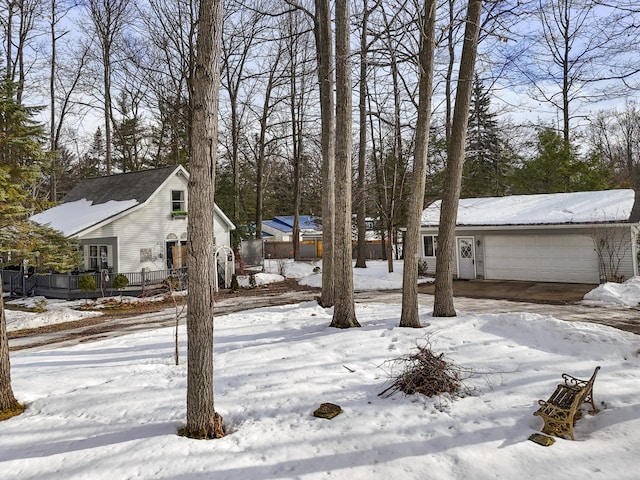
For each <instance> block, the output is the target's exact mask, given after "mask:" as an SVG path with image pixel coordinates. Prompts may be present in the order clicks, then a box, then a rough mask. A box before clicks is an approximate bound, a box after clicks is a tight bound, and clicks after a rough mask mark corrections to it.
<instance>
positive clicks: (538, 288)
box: [419, 280, 597, 304]
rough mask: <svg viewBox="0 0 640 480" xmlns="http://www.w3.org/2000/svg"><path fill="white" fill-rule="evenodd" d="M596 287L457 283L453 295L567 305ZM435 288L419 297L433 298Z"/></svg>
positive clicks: (424, 288) (424, 289) (428, 287)
mask: <svg viewBox="0 0 640 480" xmlns="http://www.w3.org/2000/svg"><path fill="white" fill-rule="evenodd" d="M596 287H597V285H593V284H586V283H543V282H514V281H504V280H456V281H454V282H453V294H454V296H456V297H467V298H493V299H497V300H513V301H516V302H531V303H546V304H565V303H576V302H579V301H581V300H582V298H583V297H584V295H585V294H586V293H587V292H589V291H591V290H593V289H594V288H596ZM434 291H435V287H434V284H433V283H431V284H423V285H421V286H420V288H419V292H420V293H428V294H431V295H433V293H434Z"/></svg>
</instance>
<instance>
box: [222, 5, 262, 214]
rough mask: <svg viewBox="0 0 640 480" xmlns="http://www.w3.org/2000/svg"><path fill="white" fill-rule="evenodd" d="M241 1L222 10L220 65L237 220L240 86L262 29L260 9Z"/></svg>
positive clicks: (241, 114)
mask: <svg viewBox="0 0 640 480" xmlns="http://www.w3.org/2000/svg"><path fill="white" fill-rule="evenodd" d="M243 3H244V2H243V1H240V2H237V3H236V2H233V7H235V8H233V7H232V8H233V10H232V9H230V8H229V7H227V11H226V12H225V17H226V18H225V22H224V27H225V32H226V34H225V35H224V36H223V39H222V42H223V43H222V52H223V68H222V75H223V78H222V86H223V88H224V89H225V90H226V91H227V94H228V96H229V115H230V118H229V119H228V121H227V123H228V127H227V128H228V130H229V131H230V136H231V138H230V143H229V145H228V147H227V150H228V152H229V154H228V155H229V157H230V162H231V169H232V172H233V189H234V191H233V216H232V218H233V221H234V223H235V224H236V225H239V224H240V223H239V222H240V166H241V165H240V163H241V151H240V143H241V133H242V128H243V117H244V116H245V110H246V103H243V102H242V99H241V94H242V89H243V87H244V86H245V84H246V83H247V79H248V77H249V75H250V74H251V73H250V72H248V70H249V65H250V64H251V62H250V60H251V54H252V52H253V50H254V48H255V44H256V43H258V41H259V39H258V34H259V33H260V32H261V31H262V29H263V22H261V21H260V19H261V18H262V17H263V15H262V14H261V12H260V11H259V9H257V8H256V9H251V8H249V9H247V8H246V7H245V5H243Z"/></svg>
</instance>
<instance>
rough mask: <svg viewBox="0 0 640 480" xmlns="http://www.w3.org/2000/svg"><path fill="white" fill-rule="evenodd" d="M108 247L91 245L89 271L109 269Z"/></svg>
mask: <svg viewBox="0 0 640 480" xmlns="http://www.w3.org/2000/svg"><path fill="white" fill-rule="evenodd" d="M108 259H109V255H108V247H107V246H106V245H89V270H102V269H105V268H109V260H108Z"/></svg>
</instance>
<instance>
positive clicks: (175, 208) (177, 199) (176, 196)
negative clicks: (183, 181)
mask: <svg viewBox="0 0 640 480" xmlns="http://www.w3.org/2000/svg"><path fill="white" fill-rule="evenodd" d="M171 211H172V212H186V211H187V205H186V203H185V201H184V190H171Z"/></svg>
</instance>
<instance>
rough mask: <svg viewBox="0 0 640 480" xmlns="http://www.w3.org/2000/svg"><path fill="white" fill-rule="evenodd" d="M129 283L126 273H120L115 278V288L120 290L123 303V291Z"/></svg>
mask: <svg viewBox="0 0 640 480" xmlns="http://www.w3.org/2000/svg"><path fill="white" fill-rule="evenodd" d="M128 285H129V279H128V278H127V276H126V275H123V274H122V273H119V274H118V275H116V276H115V277H114V279H113V288H115V289H117V290H119V291H120V303H122V291H123V290H124V289H125V288H127V286H128Z"/></svg>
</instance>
